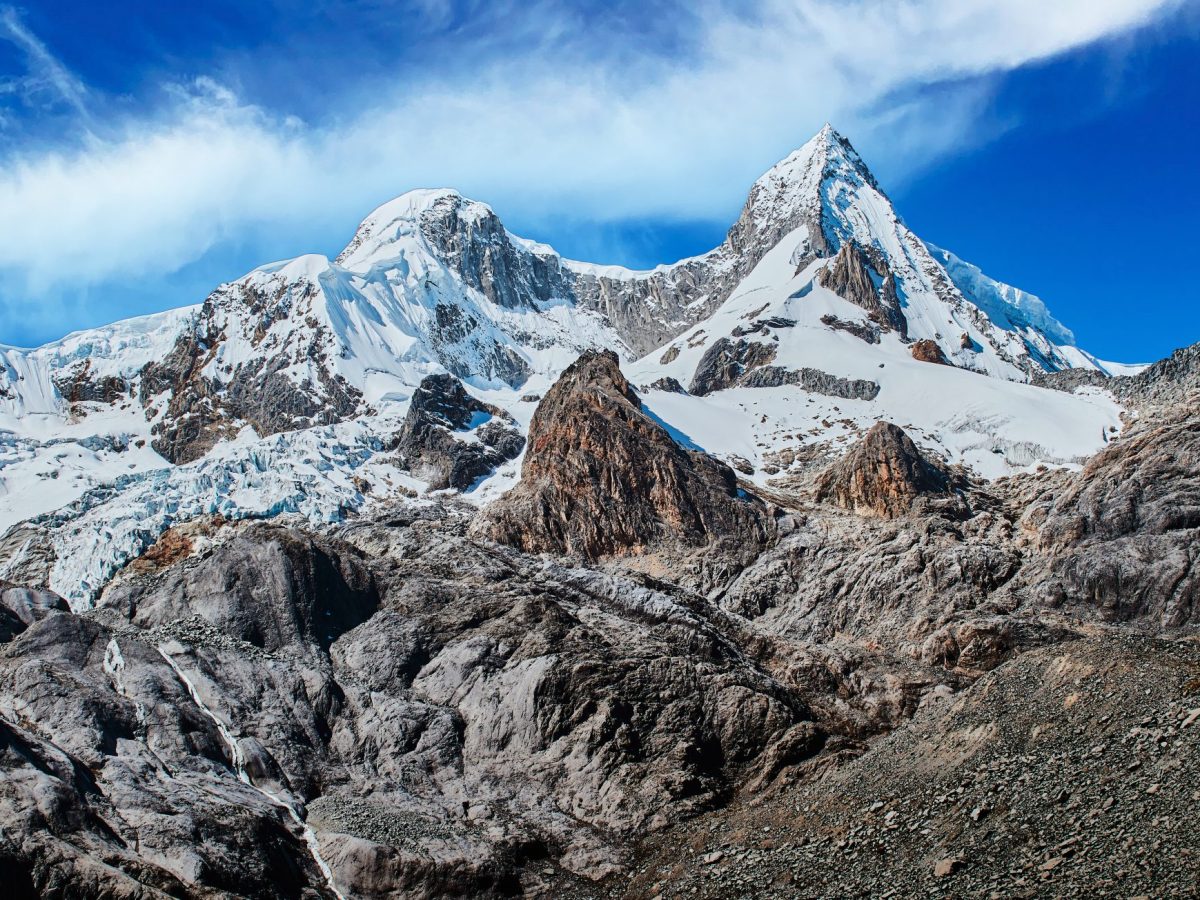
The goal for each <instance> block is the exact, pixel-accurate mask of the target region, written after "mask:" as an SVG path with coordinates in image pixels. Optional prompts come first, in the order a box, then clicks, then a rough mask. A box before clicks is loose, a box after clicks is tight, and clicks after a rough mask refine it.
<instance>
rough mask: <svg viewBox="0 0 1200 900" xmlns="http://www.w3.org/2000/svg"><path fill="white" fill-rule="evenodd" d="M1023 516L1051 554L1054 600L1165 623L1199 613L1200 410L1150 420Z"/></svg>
mask: <svg viewBox="0 0 1200 900" xmlns="http://www.w3.org/2000/svg"><path fill="white" fill-rule="evenodd" d="M1026 521H1027V524H1028V525H1029V526H1030V527H1036V528H1037V529H1038V540H1039V543H1040V546H1041V547H1042V549H1044V550H1045V551H1046V552H1048V553H1049V554H1050V555H1051V557H1052V560H1053V561H1052V564H1051V569H1052V571H1053V573H1054V576H1055V577H1054V578H1052V579H1047V582H1046V588H1045V589H1046V591H1047V592H1048V594H1049V598H1050V599H1051V600H1052V601H1053V602H1056V603H1065V602H1071V603H1085V604H1089V605H1092V606H1096V607H1099V608H1100V609H1102V610H1103V611H1104V612H1105V614H1106V615H1107V616H1109V617H1111V618H1113V619H1148V620H1149V621H1151V622H1154V623H1156V624H1157V625H1158V626H1160V627H1166V628H1171V627H1178V626H1181V625H1186V624H1188V623H1189V622H1192V623H1194V622H1197V621H1200V556H1198V554H1197V547H1200V415H1197V412H1196V410H1195V409H1194V408H1190V409H1189V408H1185V409H1184V410H1182V411H1176V412H1175V413H1174V415H1173V416H1171V417H1169V418H1166V419H1165V420H1163V419H1162V418H1159V419H1158V421H1152V422H1148V423H1145V424H1144V425H1142V426H1141V427H1140V428H1139V429H1138V430H1136V431H1135V432H1134V433H1132V434H1130V435H1128V436H1127V437H1124V438H1122V439H1121V440H1119V441H1117V442H1116V443H1114V444H1112V445H1111V446H1110V447H1108V448H1107V449H1105V450H1104V451H1103V452H1101V453H1100V454H1098V455H1097V456H1095V457H1094V458H1093V459H1092V460H1091V461H1089V462H1088V463H1087V465H1086V466H1084V468H1083V471H1082V472H1080V473H1079V474H1078V475H1077V476H1076V477H1075V478H1074V479H1073V480H1072V483H1071V484H1070V485H1069V487H1068V488H1067V489H1066V490H1065V491H1063V492H1062V493H1061V494H1060V495H1059V496H1057V497H1056V498H1053V499H1051V500H1049V501H1048V502H1046V503H1044V504H1041V505H1035V506H1034V507H1033V508H1032V509H1031V510H1030V512H1029V514H1028V515H1027V519H1026Z"/></svg>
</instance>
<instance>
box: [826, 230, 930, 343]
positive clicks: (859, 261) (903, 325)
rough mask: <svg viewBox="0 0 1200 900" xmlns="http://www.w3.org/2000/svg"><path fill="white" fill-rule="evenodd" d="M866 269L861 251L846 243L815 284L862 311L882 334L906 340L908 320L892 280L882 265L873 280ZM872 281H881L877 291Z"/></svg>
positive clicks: (852, 244) (867, 267)
mask: <svg viewBox="0 0 1200 900" xmlns="http://www.w3.org/2000/svg"><path fill="white" fill-rule="evenodd" d="M870 266H871V264H870V263H869V262H868V260H867V258H866V256H865V255H864V253H863V250H862V248H861V247H860V246H859V245H858V244H857V243H856V242H855V241H847V242H846V243H845V244H843V245H842V248H841V249H840V250H839V251H838V253H837V256H835V257H834V258H833V261H832V262H831V263H830V264H829V265H828V266H826V267H825V268H824V269H822V270H821V271H820V273H819V274H818V275H817V281H818V282H819V283H820V285H821V286H822V287H826V288H829V290H831V291H833V292H834V293H835V294H837V295H838V296H839V297H841V298H842V299H843V300H848V301H850V302H851V303H853V304H854V305H855V306H860V307H862V308H863V309H865V310H866V311H867V313H868V315H870V317H871V319H872V320H873V321H874V322H875V324H876V325H878V326H879V327H880V328H882V329H883V330H885V331H896V332H899V334H900V336H901V337H906V336H907V335H908V320H907V319H905V318H904V312H903V311H902V310H901V309H900V300H899V298H898V297H897V295H896V279H895V277H894V276H893V275H892V273H891V271H889V270H888V269H887V267H886V265H883V268H884V272H883V273H878V272H876V273H875V274H874V277H873V276H872V271H871V268H870ZM876 278H880V279H881V281H880V285H879V287H876V285H875V279H876Z"/></svg>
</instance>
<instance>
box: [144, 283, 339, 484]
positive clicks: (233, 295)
mask: <svg viewBox="0 0 1200 900" xmlns="http://www.w3.org/2000/svg"><path fill="white" fill-rule="evenodd" d="M291 293H292V292H291V291H289V290H283V289H281V292H280V293H279V294H278V295H276V296H269V295H267V294H265V293H264V292H263V291H261V290H259V289H256V288H255V287H253V286H242V287H241V288H239V287H238V286H237V285H232V286H230V287H229V288H227V289H222V290H219V291H217V292H215V293H214V294H213V295H212V296H210V297H209V298H208V299H207V300H205V302H204V304H203V306H202V307H201V309H200V312H199V314H198V316H197V319H196V321H195V322H194V323H192V325H190V326H189V327H188V328H186V329H185V330H184V331H183V332H182V333H181V334H180V335H179V337H178V339H177V340H176V342H175V346H174V348H173V349H172V350H171V352H170V353H169V354H168V355H167V356H166V357H165V358H164V359H163V360H161V361H156V362H152V363H150V364H148V365H147V366H146V367H145V368H144V369H143V370H142V371H141V373H140V396H141V401H142V404H143V405H144V406H146V407H147V408H148V411H150V413H151V415H157V416H159V418H158V421H156V422H155V424H154V427H153V429H152V432H153V434H154V438H153V440H152V444H153V446H154V449H155V450H157V451H158V452H159V453H160V454H162V456H163V457H165V458H166V459H167V460H169V461H170V462H172V463H175V464H182V463H188V462H192V461H193V460H196V459H199V458H200V457H202V456H204V455H205V454H206V453H207V452H208V451H209V450H211V449H212V447H213V445H215V444H216V443H217V442H218V441H220V440H224V439H229V438H232V437H234V436H236V434H237V432H238V430H239V428H240V427H241V424H242V423H246V424H249V425H250V426H252V427H253V428H254V430H255V432H256V433H258V434H259V435H270V434H278V433H280V432H283V431H295V430H296V429H299V428H307V427H310V426H313V425H326V424H330V423H333V422H340V421H342V420H343V419H346V418H349V417H350V416H352V415H354V414H355V412H356V411H357V410H358V407H359V403H360V402H361V400H362V394H361V392H360V391H358V390H357V389H356V388H354V387H352V386H351V385H349V384H347V383H346V381H345V379H343V378H342V377H341V376H339V375H337V374H336V373H334V372H333V371H331V369H330V367H329V366H328V365H327V363H328V355H329V352H330V350H331V348H332V340H331V338H330V336H329V335H328V334H326V333H325V332H324V330H323V329H321V328H320V327H313V328H312V329H311V331H292V332H289V333H287V334H286V336H285V337H284V338H283V339H282V342H280V343H278V346H273V345H272V342H273V341H280V339H279V337H278V335H273V334H270V333H269V327H270V325H271V324H273V323H274V322H276V321H279V320H282V319H286V318H287V317H288V315H289V313H290V311H291V308H292V305H293V304H294V303H295V298H293V297H292V296H291ZM250 324H254V325H255V330H254V332H253V334H252V335H250V336H249V340H250V341H251V343H253V344H254V345H255V346H256V347H259V346H261V347H262V348H263V349H264V350H267V349H270V350H271V351H272V352H270V353H269V354H266V353H264V354H262V355H260V356H257V357H255V358H252V359H250V360H247V361H245V362H240V363H238V364H237V365H236V366H229V365H226V366H224V367H221V366H219V365H214V363H216V362H219V359H218V351H219V350H220V347H221V345H222V344H223V343H225V342H227V341H228V339H229V335H230V334H231V333H232V332H233V331H234V330H235V329H239V328H244V327H247V326H248V325H250ZM243 337H245V336H243ZM298 363H300V364H304V365H305V366H306V367H308V368H309V370H310V371H311V372H312V377H313V378H315V379H316V382H315V383H314V382H313V381H312V380H311V379H310V380H308V381H298V380H297V379H296V377H295V376H294V375H293V374H291V373H290V370H291V369H292V368H293V367H295V366H296V365H297V364H298ZM164 395H165V399H164ZM152 404H161V405H162V407H163V408H162V409H158V408H157V407H156V406H152Z"/></svg>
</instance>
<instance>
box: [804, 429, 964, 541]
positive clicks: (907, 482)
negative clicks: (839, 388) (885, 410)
mask: <svg viewBox="0 0 1200 900" xmlns="http://www.w3.org/2000/svg"><path fill="white" fill-rule="evenodd" d="M951 488H952V479H951V477H950V475H949V473H948V472H947V471H946V470H945V469H944V468H942V467H941V466H940V465H938V464H936V463H933V462H931V461H929V460H927V459H926V458H925V457H924V456H923V455H922V454H921V451H920V450H918V449H917V446H916V444H914V443H913V442H912V439H911V438H910V437H909V436H908V435H907V434H905V433H904V430H903V429H901V428H900V427H899V426H897V425H893V424H892V423H891V422H877V423H876V424H875V425H873V426H871V429H870V430H869V431H868V432H867V433H866V435H865V436H864V437H863V439H862V440H861V441H860V442H859V443H858V444H857V445H856V446H855V447H854V448H852V449H851V450H850V452H849V453H847V454H846V456H845V457H843V458H842V459H840V460H838V461H837V462H836V463H834V464H833V465H832V466H830V468H829V469H828V470H827V471H826V472H825V473H824V474H823V475H822V476H821V478H820V479H819V481H818V483H817V491H816V497H817V500H818V501H823V502H828V503H833V504H835V505H837V506H840V507H842V508H843V509H848V510H850V511H851V512H855V513H858V514H860V515H869V516H878V517H880V518H885V519H891V518H895V517H896V516H903V515H906V514H907V513H908V512H910V511H911V510H912V508H913V505H914V504H915V503H916V502H917V500H918V499H919V498H921V497H924V496H928V495H943V496H944V495H947V494H948V493H949V492H950V491H951Z"/></svg>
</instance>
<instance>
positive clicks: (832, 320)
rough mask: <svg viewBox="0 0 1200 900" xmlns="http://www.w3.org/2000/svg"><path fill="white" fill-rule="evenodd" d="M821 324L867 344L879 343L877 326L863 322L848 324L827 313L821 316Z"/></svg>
mask: <svg viewBox="0 0 1200 900" xmlns="http://www.w3.org/2000/svg"><path fill="white" fill-rule="evenodd" d="M821 322H822V323H824V324H825V325H827V326H828V327H830V328H832V329H833V330H834V331H845V332H848V333H850V334H852V335H854V336H855V337H856V338H858V339H859V340H862V341H866V342H867V343H868V344H878V343H879V326H877V325H869V324H867V323H865V322H849V321H847V320H845V319H839V318H838V317H837V316H835V315H833V314H831V313H827V314H826V315H823V316H821Z"/></svg>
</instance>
